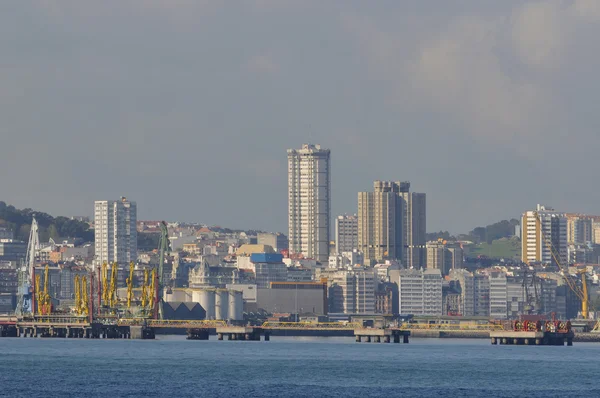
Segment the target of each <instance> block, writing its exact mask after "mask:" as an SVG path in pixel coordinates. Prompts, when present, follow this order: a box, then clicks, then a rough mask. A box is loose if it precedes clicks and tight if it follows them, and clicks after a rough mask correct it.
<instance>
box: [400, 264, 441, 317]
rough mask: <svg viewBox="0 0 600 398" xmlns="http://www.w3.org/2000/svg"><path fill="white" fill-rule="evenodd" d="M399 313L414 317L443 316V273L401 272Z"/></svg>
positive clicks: (429, 270)
mask: <svg viewBox="0 0 600 398" xmlns="http://www.w3.org/2000/svg"><path fill="white" fill-rule="evenodd" d="M398 296H399V312H400V314H413V315H442V313H443V310H442V307H443V306H442V303H443V300H442V273H441V272H440V270H439V269H427V270H421V269H406V270H401V271H400V277H399V283H398Z"/></svg>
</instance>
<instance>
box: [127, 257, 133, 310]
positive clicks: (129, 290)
mask: <svg viewBox="0 0 600 398" xmlns="http://www.w3.org/2000/svg"><path fill="white" fill-rule="evenodd" d="M134 267H135V264H134V263H133V261H132V262H130V263H129V278H127V280H126V281H125V283H127V308H131V300H132V299H133V268H134Z"/></svg>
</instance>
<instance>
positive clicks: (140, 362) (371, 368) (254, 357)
mask: <svg viewBox="0 0 600 398" xmlns="http://www.w3.org/2000/svg"><path fill="white" fill-rule="evenodd" d="M598 369H600V345H598V344H593V343H578V344H575V345H574V346H573V347H556V346H549V347H537V346H492V345H490V342H489V340H464V339H461V340H452V339H417V338H414V339H411V341H410V344H383V343H379V344H377V343H371V344H365V343H361V344H358V343H355V342H354V339H353V338H349V337H340V338H314V337H305V338H300V337H274V338H272V340H271V341H270V342H243V341H216V340H214V339H213V338H212V337H211V340H209V341H187V340H185V339H184V338H183V337H181V336H159V339H157V340H155V341H143V340H79V339H25V338H20V339H19V338H2V339H0V396H7V397H103V398H108V397H157V396H170V397H260V396H271V397H392V396H402V397H517V396H518V397H523V396H526V397H528V398H534V397H545V398H546V397H571V396H573V397H575V396H600V385H599V384H598V382H597V375H598V371H597V370H598Z"/></svg>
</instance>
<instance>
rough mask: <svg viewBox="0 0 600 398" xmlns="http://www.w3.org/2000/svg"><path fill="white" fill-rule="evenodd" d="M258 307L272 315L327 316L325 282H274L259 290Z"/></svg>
mask: <svg viewBox="0 0 600 398" xmlns="http://www.w3.org/2000/svg"><path fill="white" fill-rule="evenodd" d="M256 301H257V306H258V308H260V309H263V310H265V311H267V312H270V313H291V314H302V313H312V314H316V315H325V314H327V310H328V300H327V283H325V282H272V283H271V284H270V288H269V289H261V288H259V289H258V290H257V296H256Z"/></svg>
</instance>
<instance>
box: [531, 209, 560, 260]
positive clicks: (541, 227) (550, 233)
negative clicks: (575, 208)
mask: <svg viewBox="0 0 600 398" xmlns="http://www.w3.org/2000/svg"><path fill="white" fill-rule="evenodd" d="M536 213H537V215H538V217H536V215H535V214H536ZM521 228H522V232H521V247H522V249H521V259H522V261H523V262H525V263H531V262H537V263H542V264H553V265H557V264H556V261H555V259H554V256H553V255H552V252H553V251H554V252H555V255H556V256H557V257H558V259H559V260H560V262H561V264H563V265H566V264H567V261H568V248H567V218H566V217H565V215H564V214H562V213H558V212H556V211H554V209H551V208H547V207H545V206H542V205H539V204H538V205H537V209H536V210H535V211H527V212H525V213H523V215H522V217H521Z"/></svg>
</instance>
